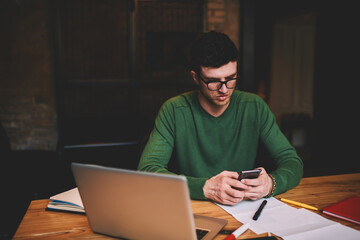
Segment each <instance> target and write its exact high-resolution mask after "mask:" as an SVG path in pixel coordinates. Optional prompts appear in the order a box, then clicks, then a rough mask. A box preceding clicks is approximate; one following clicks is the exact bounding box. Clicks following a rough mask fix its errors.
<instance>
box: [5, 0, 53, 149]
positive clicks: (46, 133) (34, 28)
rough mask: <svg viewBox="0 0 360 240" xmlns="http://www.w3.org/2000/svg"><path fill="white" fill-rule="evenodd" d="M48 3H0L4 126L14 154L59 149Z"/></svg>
mask: <svg viewBox="0 0 360 240" xmlns="http://www.w3.org/2000/svg"><path fill="white" fill-rule="evenodd" d="M47 3H48V2H47V1H45V0H31V1H11V0H5V1H1V3H0V27H1V38H0V123H1V124H2V125H3V127H4V128H5V131H6V133H7V135H8V137H9V139H10V145H11V149H13V150H24V149H49V150H52V149H55V148H56V142H57V129H56V110H55V96H54V88H53V70H52V68H53V63H52V49H51V43H50V34H49V15H48V5H47Z"/></svg>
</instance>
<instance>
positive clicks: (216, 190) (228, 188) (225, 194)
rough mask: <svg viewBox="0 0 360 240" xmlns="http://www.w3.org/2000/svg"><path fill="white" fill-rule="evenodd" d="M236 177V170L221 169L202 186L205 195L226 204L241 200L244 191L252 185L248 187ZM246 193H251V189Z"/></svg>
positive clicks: (233, 203)
mask: <svg viewBox="0 0 360 240" xmlns="http://www.w3.org/2000/svg"><path fill="white" fill-rule="evenodd" d="M266 175H267V174H266ZM238 177H239V174H238V173H237V172H229V171H223V172H221V173H219V174H218V175H216V176H214V177H212V178H210V179H208V180H207V181H206V183H205V185H204V187H203V191H204V195H205V197H206V198H208V199H211V200H213V201H216V202H219V203H222V204H227V205H235V204H236V203H238V202H240V201H242V200H243V199H244V197H245V193H246V192H247V191H248V190H249V188H253V186H251V187H250V186H248V185H246V184H244V183H242V182H240V181H239V180H237V179H238ZM248 194H250V195H252V194H253V193H252V191H251V192H249V193H248Z"/></svg>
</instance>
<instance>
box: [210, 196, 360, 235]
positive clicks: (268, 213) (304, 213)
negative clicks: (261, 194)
mask: <svg viewBox="0 0 360 240" xmlns="http://www.w3.org/2000/svg"><path fill="white" fill-rule="evenodd" d="M263 200H264V199H259V200H256V201H242V202H240V203H238V204H237V205H235V206H227V205H222V204H217V205H218V206H220V207H221V208H223V209H224V210H225V211H227V212H228V213H229V214H231V215H232V216H233V217H234V218H235V219H237V220H238V221H240V222H242V223H247V222H250V223H251V227H250V228H251V230H252V231H254V232H255V233H256V234H261V233H265V232H272V233H274V234H276V235H278V236H281V237H283V238H284V239H285V240H297V239H309V240H311V239H316V240H319V239H326V240H328V239H349V240H352V239H354V240H355V239H357V240H359V239H360V231H357V230H354V229H352V228H349V227H346V226H344V225H341V224H339V223H337V222H334V221H330V220H328V219H326V218H324V217H322V216H320V215H318V214H316V213H314V212H311V211H309V210H306V209H303V208H301V209H296V208H293V207H290V206H289V205H287V204H285V203H283V202H281V201H279V200H277V199H275V198H273V197H271V198H268V199H267V201H268V202H267V204H266V206H265V208H264V209H263V211H262V213H261V215H260V217H259V219H258V220H257V221H254V220H252V217H253V215H254V213H255V212H256V210H257V209H258V208H259V206H260V204H261V202H262V201H263ZM334 236H341V238H336V237H335V238H334Z"/></svg>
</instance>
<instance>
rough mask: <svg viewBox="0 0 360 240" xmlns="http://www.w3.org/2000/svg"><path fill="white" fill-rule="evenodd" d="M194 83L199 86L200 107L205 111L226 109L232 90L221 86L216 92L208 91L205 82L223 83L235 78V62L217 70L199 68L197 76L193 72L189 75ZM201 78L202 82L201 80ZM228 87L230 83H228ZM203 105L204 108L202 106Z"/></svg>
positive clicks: (223, 85)
mask: <svg viewBox="0 0 360 240" xmlns="http://www.w3.org/2000/svg"><path fill="white" fill-rule="evenodd" d="M191 74H192V76H193V78H194V81H195V82H196V84H197V85H199V91H200V94H199V99H200V103H201V105H202V106H203V107H204V108H205V110H207V107H210V108H226V107H227V106H228V105H229V103H230V97H231V95H232V94H233V92H234V89H229V88H227V86H226V85H225V84H222V86H221V88H220V89H218V90H216V91H211V90H209V89H208V87H207V84H206V83H205V82H210V81H214V80H215V81H221V82H224V81H226V80H229V79H233V78H236V77H237V62H236V61H234V62H229V63H227V64H225V65H223V66H221V67H219V68H212V67H201V71H200V73H199V75H200V76H198V75H197V74H196V73H195V72H192V73H191ZM201 78H202V79H203V80H201ZM228 86H229V87H230V82H229V83H228ZM204 105H205V106H204Z"/></svg>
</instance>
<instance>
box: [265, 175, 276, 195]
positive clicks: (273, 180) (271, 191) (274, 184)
mask: <svg viewBox="0 0 360 240" xmlns="http://www.w3.org/2000/svg"><path fill="white" fill-rule="evenodd" d="M268 176H269V177H270V179H271V188H270V190H269V193H268V194H267V195H266V196H265V197H266V198H268V197H271V195H273V193H274V191H275V187H276V181H275V178H274V177H273V176H272V175H271V174H269V173H268Z"/></svg>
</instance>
